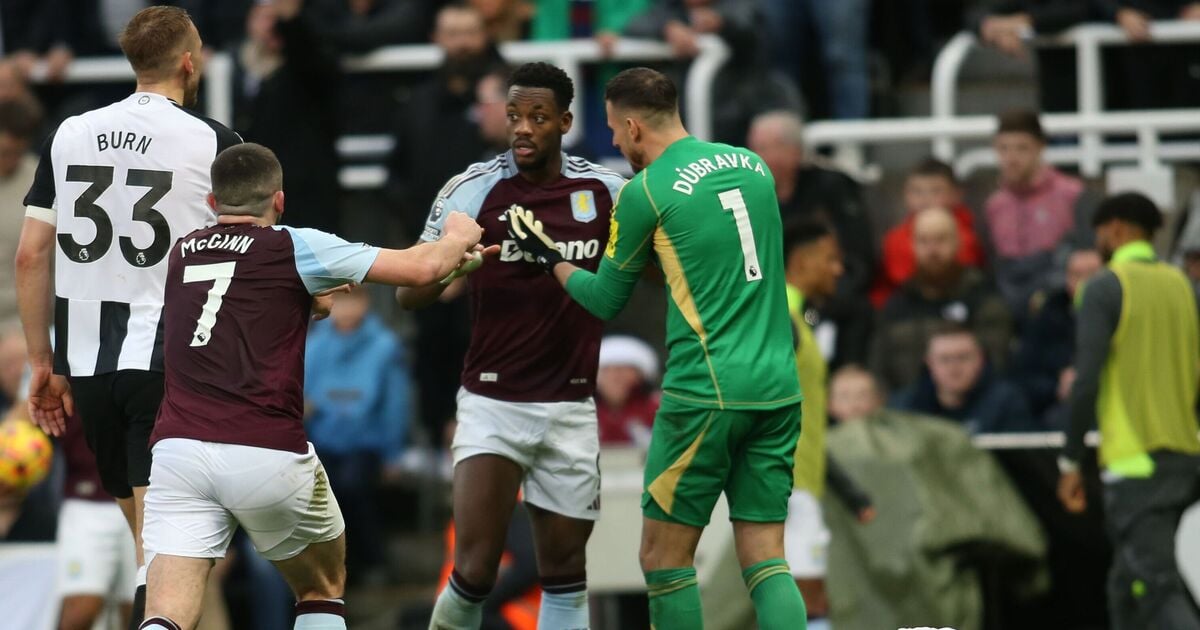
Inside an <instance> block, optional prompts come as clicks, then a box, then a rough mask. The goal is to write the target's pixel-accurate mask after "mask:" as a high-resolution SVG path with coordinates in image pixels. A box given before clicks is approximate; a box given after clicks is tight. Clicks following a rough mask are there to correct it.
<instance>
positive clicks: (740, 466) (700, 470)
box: [642, 403, 800, 527]
mask: <svg viewBox="0 0 1200 630" xmlns="http://www.w3.org/2000/svg"><path fill="white" fill-rule="evenodd" d="M670 406H671V409H667V408H666V407H665V406H664V408H663V409H660V410H659V412H658V415H657V416H656V417H655V419H654V428H653V433H652V438H651V440H650V452H649V453H648V454H647V458H646V477H645V491H644V492H643V493H642V514H643V515H645V516H646V517H647V518H652V519H655V520H659V521H667V522H670V523H682V524H684V525H691V526H693V527H704V526H706V525H708V521H709V518H710V517H711V516H712V510H713V506H714V505H716V503H717V497H719V496H720V495H721V493H722V492H724V493H725V497H726V500H727V501H728V502H729V518H730V519H731V520H735V521H752V522H758V523H782V522H783V521H784V520H786V519H787V512H788V497H790V496H791V493H792V481H793V480H792V464H793V461H794V457H795V453H796V441H797V440H798V439H799V438H800V405H799V404H798V403H797V404H796V405H794V406H788V407H782V408H780V409H771V410H765V411H762V410H755V411H729V410H725V411H722V410H717V409H700V408H684V407H680V406H677V405H670Z"/></svg>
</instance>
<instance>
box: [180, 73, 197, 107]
mask: <svg viewBox="0 0 1200 630" xmlns="http://www.w3.org/2000/svg"><path fill="white" fill-rule="evenodd" d="M192 76H193V77H195V78H189V79H188V80H187V82H185V83H184V85H183V103H182V105H183V106H184V107H195V106H196V100H197V96H198V95H199V94H200V77H199V76H198V75H192Z"/></svg>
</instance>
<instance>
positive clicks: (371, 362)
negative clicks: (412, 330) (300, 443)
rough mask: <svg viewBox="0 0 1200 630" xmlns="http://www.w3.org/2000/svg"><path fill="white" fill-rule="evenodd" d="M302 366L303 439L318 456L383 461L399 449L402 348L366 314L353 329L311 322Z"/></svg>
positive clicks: (405, 411) (405, 384)
mask: <svg viewBox="0 0 1200 630" xmlns="http://www.w3.org/2000/svg"><path fill="white" fill-rule="evenodd" d="M306 352H307V354H306V358H305V362H304V364H305V365H304V393H305V398H306V401H307V403H308V404H309V405H311V409H312V410H311V413H310V414H309V416H308V420H307V422H306V427H305V428H306V429H307V431H308V438H309V439H310V440H312V443H313V444H314V445H316V447H317V449H318V451H319V452H329V453H337V454H348V453H353V452H355V451H374V452H376V453H378V454H379V456H380V458H381V459H382V460H383V461H384V462H389V461H392V460H394V459H395V458H396V457H397V456H398V455H399V454H400V452H401V451H402V450H403V448H404V443H405V438H406V434H407V431H408V420H409V413H410V406H409V402H410V391H409V373H408V365H407V363H406V362H405V360H404V345H403V344H402V343H401V342H400V339H399V338H398V337H397V336H396V334H395V333H394V332H392V331H391V330H390V329H389V328H387V326H385V325H384V324H383V322H382V321H380V319H379V318H378V317H377V316H376V315H374V314H370V313H368V314H367V316H366V317H365V318H364V319H363V321H362V324H361V325H359V327H358V328H357V329H356V330H353V331H350V332H346V333H343V332H339V331H338V330H337V329H336V328H334V326H333V324H332V322H331V321H329V320H324V321H320V322H317V323H315V324H313V326H312V329H311V332H310V333H309V336H308V348H307V350H306Z"/></svg>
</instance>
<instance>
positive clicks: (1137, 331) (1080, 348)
mask: <svg viewBox="0 0 1200 630" xmlns="http://www.w3.org/2000/svg"><path fill="white" fill-rule="evenodd" d="M1093 225H1094V227H1095V230H1096V247H1097V249H1098V250H1100V253H1101V255H1103V256H1104V258H1105V259H1106V260H1107V261H1108V269H1106V270H1104V271H1102V272H1100V273H1098V274H1097V275H1095V276H1094V277H1093V278H1092V279H1091V280H1089V281H1088V283H1087V285H1085V286H1084V288H1083V292H1082V294H1081V296H1080V297H1079V317H1078V322H1077V324H1076V334H1075V370H1076V373H1077V377H1076V380H1075V385H1074V388H1073V391H1072V392H1071V399H1070V402H1071V424H1070V429H1069V430H1068V434H1067V445H1066V448H1065V450H1064V452H1063V456H1062V457H1061V458H1060V459H1059V468H1060V470H1061V472H1062V477H1061V478H1060V480H1059V487H1058V494H1059V499H1060V500H1061V501H1062V502H1063V505H1064V506H1065V507H1066V508H1067V510H1068V511H1071V512H1082V511H1084V510H1085V509H1087V500H1086V498H1085V495H1084V491H1083V480H1082V476H1081V475H1080V473H1079V461H1080V459H1081V458H1082V456H1083V454H1084V443H1083V438H1084V434H1085V433H1086V432H1087V430H1088V429H1089V428H1090V427H1092V426H1095V425H1096V424H1097V423H1098V424H1099V428H1100V466H1101V469H1102V473H1101V477H1102V479H1103V481H1104V509H1105V516H1106V521H1107V527H1108V531H1109V536H1110V538H1111V541H1112V544H1113V565H1112V568H1111V569H1110V572H1109V588H1108V606H1109V612H1110V616H1111V618H1112V627H1113V628H1114V629H1115V630H1132V629H1141V628H1156V629H1161V630H1176V629H1184V628H1186V629H1197V628H1200V616H1198V615H1197V613H1196V609H1195V607H1194V606H1193V603H1192V602H1191V601H1190V596H1189V594H1188V590H1187V587H1186V586H1185V585H1184V583H1183V580H1182V578H1181V577H1180V575H1179V569H1178V567H1177V566H1176V562H1175V532H1176V529H1177V527H1178V525H1179V519H1180V517H1181V515H1182V514H1183V512H1184V510H1186V509H1187V508H1188V507H1189V506H1190V505H1191V504H1193V503H1195V502H1196V501H1197V500H1200V437H1198V426H1197V421H1196V412H1195V405H1196V397H1197V390H1198V388H1200V318H1198V315H1197V296H1196V294H1195V292H1194V289H1193V288H1192V284H1191V283H1190V282H1189V281H1188V280H1187V278H1186V277H1185V276H1184V275H1183V273H1182V272H1180V271H1179V270H1178V269H1175V268H1174V267H1172V266H1170V265H1168V264H1166V263H1164V262H1162V261H1160V260H1159V259H1158V257H1157V256H1156V255H1155V253H1154V248H1153V247H1152V246H1151V245H1150V239H1151V237H1153V235H1154V232H1155V231H1157V230H1158V228H1159V227H1161V226H1162V215H1161V213H1160V212H1159V211H1158V208H1156V207H1155V205H1154V203H1153V202H1152V201H1150V200H1149V199H1147V198H1146V197H1144V196H1142V195H1140V194H1137V193H1124V194H1120V195H1116V196H1113V197H1110V198H1108V199H1107V200H1105V201H1104V202H1103V203H1102V204H1101V205H1100V207H1099V208H1098V209H1097V211H1096V214H1095V216H1094V218H1093Z"/></svg>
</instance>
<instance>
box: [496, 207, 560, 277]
mask: <svg viewBox="0 0 1200 630" xmlns="http://www.w3.org/2000/svg"><path fill="white" fill-rule="evenodd" d="M505 215H506V216H507V217H508V235H509V236H511V237H512V238H513V240H515V241H516V242H517V247H520V248H521V251H523V252H525V253H527V254H529V255H531V256H533V260H534V262H536V263H537V264H539V265H541V266H542V268H543V269H545V270H546V273H554V265H557V264H558V263H560V262H563V257H562V253H561V252H559V251H558V245H555V244H554V239H551V238H550V237H549V236H547V235H546V232H545V230H543V229H542V222H541V221H538V220H537V218H536V217H534V216H533V211H532V210H526V209H525V208H522V207H521V206H518V205H516V204H513V205H512V206H509V208H508V211H507V212H505Z"/></svg>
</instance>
